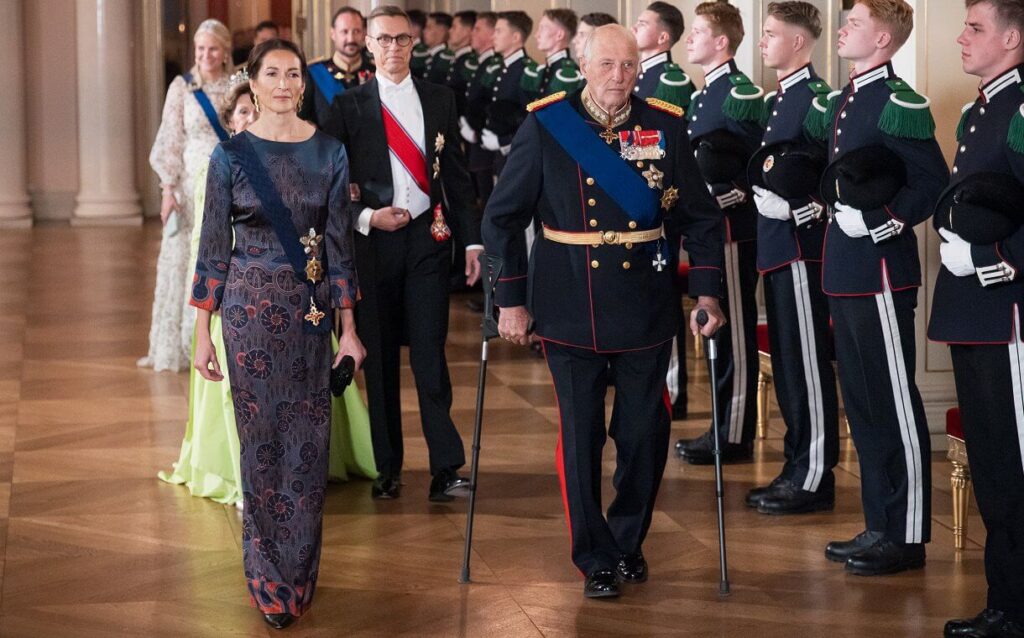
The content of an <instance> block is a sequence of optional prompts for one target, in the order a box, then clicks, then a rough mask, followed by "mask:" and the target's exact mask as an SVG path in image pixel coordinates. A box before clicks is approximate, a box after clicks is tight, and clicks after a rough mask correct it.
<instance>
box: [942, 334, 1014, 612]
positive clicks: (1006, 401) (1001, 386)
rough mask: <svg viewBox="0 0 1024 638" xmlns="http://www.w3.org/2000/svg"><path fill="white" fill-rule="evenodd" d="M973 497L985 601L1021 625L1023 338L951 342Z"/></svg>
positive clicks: (988, 605)
mask: <svg viewBox="0 0 1024 638" xmlns="http://www.w3.org/2000/svg"><path fill="white" fill-rule="evenodd" d="M950 353H951V354H952V355H953V375H954V377H955V378H956V394H957V397H958V399H959V402H960V417H961V421H962V422H963V426H964V438H965V439H966V442H967V458H968V461H969V462H970V464H971V478H972V480H973V482H974V496H975V498H976V499H977V501H978V511H979V512H981V518H982V520H983V521H984V522H985V530H986V532H987V535H986V537H985V578H986V579H987V580H988V604H987V605H986V607H990V608H992V609H999V610H1001V611H1004V612H1007V613H1008V614H1010V616H1011V617H1014V618H1015V620H1017V622H1022V623H1024V461H1022V457H1024V343H1022V342H1021V337H1020V328H1019V326H1018V328H1017V332H1016V339H1015V340H1014V341H1013V342H1012V343H1010V344H1009V345H1008V346H1007V345H972V346H958V345H954V346H950Z"/></svg>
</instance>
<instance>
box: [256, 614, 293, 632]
mask: <svg viewBox="0 0 1024 638" xmlns="http://www.w3.org/2000/svg"><path fill="white" fill-rule="evenodd" d="M263 620H264V622H266V623H267V624H268V625H270V626H271V627H273V628H274V629H284V628H285V627H287V626H288V625H290V624H292V623H293V622H295V616H292V615H291V614H263Z"/></svg>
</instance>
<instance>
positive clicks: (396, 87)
mask: <svg viewBox="0 0 1024 638" xmlns="http://www.w3.org/2000/svg"><path fill="white" fill-rule="evenodd" d="M377 87H378V89H379V90H380V93H381V95H384V93H385V92H387V93H396V92H405V91H408V90H410V89H412V88H413V84H412V73H410V74H408V75H406V76H405V79H403V80H402V81H401V82H399V83H398V84H395V83H394V82H392V81H391V80H389V79H387V78H386V77H384V76H383V75H379V74H378V75H377Z"/></svg>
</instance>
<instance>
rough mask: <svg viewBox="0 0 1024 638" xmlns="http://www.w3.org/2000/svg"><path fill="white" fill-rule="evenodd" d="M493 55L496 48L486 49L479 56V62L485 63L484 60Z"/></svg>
mask: <svg viewBox="0 0 1024 638" xmlns="http://www.w3.org/2000/svg"><path fill="white" fill-rule="evenodd" d="M492 55H494V49H487V50H486V51H484V52H483V53H481V54H480V55H478V56H477V58H476V59H477V62H479V63H480V64H483V63H484V60H486V59H487V58H489V57H491V56H492Z"/></svg>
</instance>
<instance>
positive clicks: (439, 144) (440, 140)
mask: <svg viewBox="0 0 1024 638" xmlns="http://www.w3.org/2000/svg"><path fill="white" fill-rule="evenodd" d="M443 150H444V134H443V133H438V134H437V139H436V140H434V152H435V153H440V152H441V151H443Z"/></svg>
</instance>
